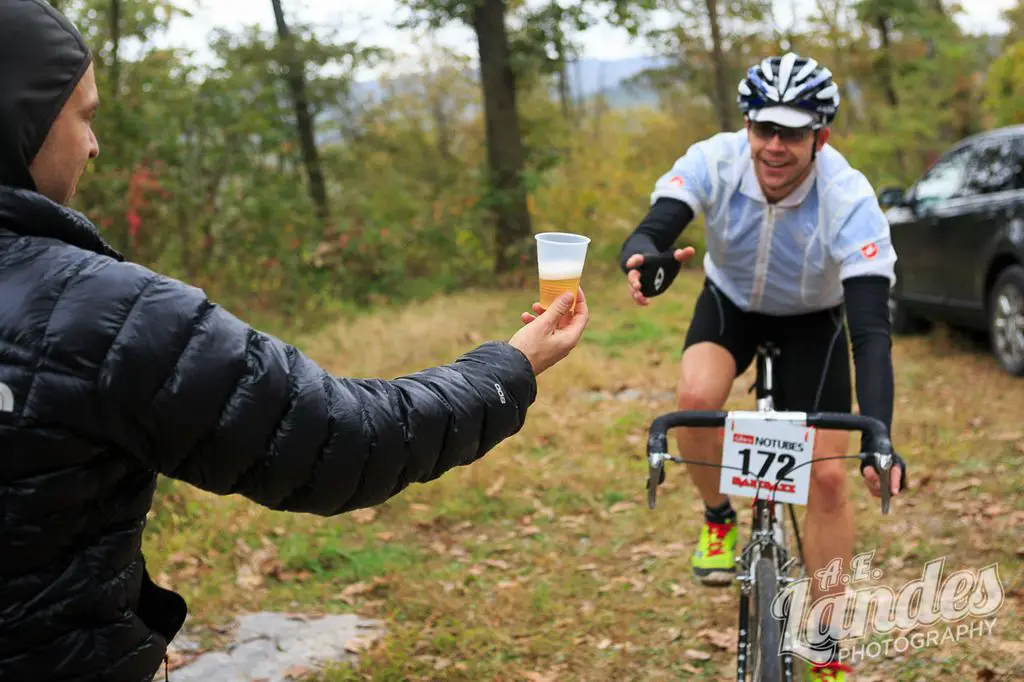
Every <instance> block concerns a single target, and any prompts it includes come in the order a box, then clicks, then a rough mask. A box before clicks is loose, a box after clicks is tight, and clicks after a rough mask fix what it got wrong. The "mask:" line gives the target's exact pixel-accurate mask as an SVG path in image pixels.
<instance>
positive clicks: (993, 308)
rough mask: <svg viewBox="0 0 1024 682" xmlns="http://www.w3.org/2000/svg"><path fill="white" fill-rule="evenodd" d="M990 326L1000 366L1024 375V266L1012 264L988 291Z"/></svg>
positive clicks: (994, 353) (990, 336) (992, 343)
mask: <svg viewBox="0 0 1024 682" xmlns="http://www.w3.org/2000/svg"><path fill="white" fill-rule="evenodd" d="M988 329H989V338H990V340H991V341H990V342H991V347H992V353H993V355H995V357H996V361H997V362H999V365H1000V367H1002V368H1003V369H1004V370H1006V371H1007V372H1009V373H1010V374H1011V375H1013V376H1024V267H1021V266H1020V265H1011V266H1010V267H1008V268H1006V269H1004V270H1003V271H1002V272H1000V273H999V276H998V277H997V278H996V282H995V284H994V285H993V286H992V291H991V292H990V293H989V300H988Z"/></svg>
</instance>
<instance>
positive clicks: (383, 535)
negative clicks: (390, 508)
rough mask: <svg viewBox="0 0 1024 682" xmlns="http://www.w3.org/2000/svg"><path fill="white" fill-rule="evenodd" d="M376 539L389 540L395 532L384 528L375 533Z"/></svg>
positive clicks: (393, 537) (392, 538) (393, 536)
mask: <svg viewBox="0 0 1024 682" xmlns="http://www.w3.org/2000/svg"><path fill="white" fill-rule="evenodd" d="M377 539H378V540H380V541H381V542H391V541H392V540H394V539H395V534H394V533H392V532H391V531H389V530H386V531H384V532H382V533H377Z"/></svg>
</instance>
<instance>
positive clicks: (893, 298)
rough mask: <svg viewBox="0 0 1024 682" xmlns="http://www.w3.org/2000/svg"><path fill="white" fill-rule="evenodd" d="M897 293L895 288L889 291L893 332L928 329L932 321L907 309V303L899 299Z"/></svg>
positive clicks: (915, 331) (906, 332) (920, 331)
mask: <svg viewBox="0 0 1024 682" xmlns="http://www.w3.org/2000/svg"><path fill="white" fill-rule="evenodd" d="M897 293H898V292H896V291H895V290H894V291H890V292H889V325H890V326H891V327H892V333H893V334H901V335H905V334H920V333H922V332H926V331H928V329H929V328H930V327H931V323H929V322H928V321H927V320H925V319H923V318H921V317H918V316H917V315H914V314H913V313H911V312H910V311H909V310H907V306H906V304H905V303H902V302H901V301H900V300H899V297H898V295H897Z"/></svg>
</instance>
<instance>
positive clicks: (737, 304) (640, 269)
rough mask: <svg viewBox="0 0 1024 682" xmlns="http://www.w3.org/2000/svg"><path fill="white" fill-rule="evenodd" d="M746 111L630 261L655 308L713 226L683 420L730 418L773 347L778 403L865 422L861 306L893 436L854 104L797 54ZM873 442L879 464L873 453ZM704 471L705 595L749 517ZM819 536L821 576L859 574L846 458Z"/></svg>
mask: <svg viewBox="0 0 1024 682" xmlns="http://www.w3.org/2000/svg"><path fill="white" fill-rule="evenodd" d="M738 102H739V107H740V110H741V111H742V112H743V113H744V114H745V119H746V120H745V128H744V129H741V130H739V131H736V132H728V133H721V134H717V135H714V136H713V137H711V138H710V139H707V140H704V141H702V142H699V143H697V144H694V145H693V146H691V147H690V148H689V149H688V150H687V151H686V153H685V154H684V155H683V156H682V157H681V158H679V159H678V160H677V161H676V162H675V164H674V165H673V167H672V168H671V169H670V170H669V171H668V172H667V173H665V174H664V175H663V176H662V177H661V178H659V179H658V180H657V182H656V184H655V187H654V192H653V194H652V196H651V208H650V212H649V213H648V214H647V216H646V217H645V218H644V219H643V221H641V223H640V224H639V226H638V227H637V228H636V230H635V231H634V232H633V233H632V234H631V235H630V236H629V238H628V239H627V240H626V242H625V243H624V244H623V247H622V251H621V254H620V256H621V261H620V264H621V266H622V268H623V270H624V271H625V272H626V273H627V278H628V281H629V287H630V292H631V294H632V296H633V299H634V300H635V301H636V302H637V303H638V304H639V305H642V306H646V305H648V304H649V302H650V301H649V299H650V298H651V297H653V296H657V295H660V294H662V293H664V292H665V290H666V289H667V288H668V287H669V285H670V284H671V283H672V281H673V280H674V278H675V276H676V274H677V273H678V271H679V268H680V265H681V264H682V263H684V262H686V261H687V260H689V259H690V258H692V256H693V254H694V250H693V249H692V248H687V249H673V248H672V247H673V244H674V243H675V241H676V239H677V238H678V237H679V235H680V233H681V232H682V230H683V229H684V228H685V227H686V225H687V224H689V223H690V222H691V221H692V220H693V219H694V217H695V216H696V215H697V214H698V213H703V214H704V216H705V224H706V228H705V235H706V244H707V254H706V255H705V257H704V271H705V281H704V286H703V290H702V291H701V293H700V295H699V296H698V298H697V301H696V304H695V307H694V312H693V319H692V322H691V324H690V327H689V330H688V332H687V335H686V340H685V342H684V344H683V353H682V361H681V369H680V377H679V385H678V404H679V409H682V410H718V409H722V407H723V406H724V404H725V402H726V400H727V399H728V397H729V393H730V389H731V388H732V385H733V382H734V380H735V378H736V377H737V376H739V375H740V374H742V373H743V372H744V371H745V370H746V369H747V367H748V366H749V365H750V363H751V361H752V360H753V357H754V354H755V351H756V348H757V346H758V345H759V344H760V343H761V342H763V341H766V340H770V341H772V342H773V343H774V344H775V345H776V347H778V349H779V351H780V356H779V357H778V358H777V360H776V363H775V364H776V369H777V372H778V374H777V383H776V386H775V395H776V398H777V400H778V401H779V403H778V405H780V406H781V407H784V408H785V409H787V410H799V411H808V412H809V411H818V410H822V411H837V412H850V411H851V407H852V406H851V377H850V366H849V362H850V354H849V340H848V338H847V334H846V329H845V327H844V323H843V322H844V319H843V318H844V308H845V315H846V318H847V319H848V323H849V336H850V339H852V346H853V359H854V362H855V365H856V390H857V402H858V404H859V407H860V411H861V413H862V414H865V415H870V416H873V417H877V418H878V419H880V420H881V421H882V422H883V423H885V425H886V426H887V427H888V428H890V429H891V424H892V411H893V369H892V359H891V336H890V327H889V315H888V294H889V289H890V286H891V284H892V282H893V281H894V279H895V275H894V270H893V267H894V263H895V262H896V254H895V252H894V250H893V247H892V243H891V242H890V239H889V226H888V223H887V221H886V219H885V217H884V215H883V214H882V211H881V209H880V208H879V205H878V201H877V199H876V197H875V193H874V191H873V190H872V187H871V185H870V184H869V183H868V181H867V179H866V178H865V177H864V175H863V174H862V173H860V172H859V171H857V170H855V169H854V168H852V167H851V166H850V164H849V163H848V162H847V161H846V159H845V158H843V156H842V155H841V154H840V153H839V152H838V151H836V150H835V149H834V148H832V147H830V146H828V144H827V143H828V140H829V134H830V130H829V125H830V124H831V122H832V121H833V120H834V118H835V115H836V110H837V108H838V105H839V90H838V88H837V86H836V85H835V83H833V81H832V74H831V72H830V71H829V70H828V69H826V68H824V67H822V66H820V65H819V64H818V63H817V62H816V61H815V60H813V59H808V58H804V57H800V56H798V55H796V54H793V53H789V54H786V55H785V56H782V57H777V56H776V57H771V58H768V59H765V60H764V61H762V62H761V63H759V64H756V65H754V66H752V67H751V68H750V69H749V70H748V71H747V74H746V77H745V78H744V79H743V80H742V81H741V82H740V84H739V96H738ZM781 407H780V409H781ZM677 434H678V435H677V438H678V445H679V449H680V452H685V453H687V457H688V459H693V460H699V461H706V462H709V463H716V464H717V463H720V461H721V437H720V435H719V434H716V433H715V432H714V431H711V430H708V429H679V430H678V431H677ZM848 444H849V440H848V434H847V433H846V432H843V431H837V432H832V431H825V432H819V433H818V434H817V436H816V446H817V447H816V448H815V450H816V452H815V457H821V456H827V455H829V454H846V452H847V448H848ZM861 445H862V448H864V450H863V451H865V452H870V451H872V444H871V443H868V442H865V443H862V444H861ZM894 464H897V465H898V468H897V471H894V472H893V479H892V492H893V493H894V494H895V493H898V492H899V490H901V489H902V488H903V487H904V483H905V477H906V470H905V465H904V463H903V461H902V459H900V458H898V457H896V458H894ZM688 469H689V473H690V477H691V478H692V480H693V482H694V484H695V485H696V486H697V488H698V490H699V491H700V494H701V496H702V497H703V499H704V504H705V507H706V509H705V523H704V526H703V528H702V530H701V533H700V538H699V541H698V544H697V548H696V550H695V552H694V554H693V556H692V559H691V563H692V570H693V573H694V575H695V577H696V578H697V579H698V580H699V581H700V582H702V583H704V584H707V585H728V584H730V583H731V582H732V581H733V580H734V579H735V571H736V567H735V563H736V557H735V547H736V537H737V529H736V514H735V512H734V511H733V509H732V508H731V506H730V503H729V499H728V498H727V497H726V496H724V495H722V494H721V493H719V476H720V470H719V469H716V468H713V467H702V466H689V467H688ZM862 474H863V475H864V477H865V480H866V482H867V485H868V487H869V488H870V489H871V491H872V493H873V494H874V495H876V496H877V495H879V494H880V490H879V479H878V476H877V474H876V473H875V471H874V470H873V469H870V468H869V469H867V471H865V470H864V468H863V467H862ZM806 536H807V537H806V540H805V542H804V548H805V549H804V553H805V557H804V559H805V564H806V567H807V574H808V575H809V576H811V577H813V576H814V572H815V571H817V570H818V569H820V568H823V567H825V566H826V565H827V564H828V563H829V562H830V561H832V560H833V559H835V558H841V559H842V561H843V567H844V570H845V569H846V567H847V566H849V562H850V558H851V555H852V550H853V514H852V509H851V505H850V502H849V500H848V499H847V493H846V474H845V470H844V465H843V462H842V460H832V461H822V462H815V464H814V465H813V467H812V473H811V487H810V491H809V496H808V504H807V521H806ZM812 585H813V589H812V597H813V598H815V599H816V598H818V597H820V596H823V594H824V592H823V591H822V590H821V589H820V587H819V585H818V583H817V581H816V580H812ZM843 589H844V588H843V586H842V584H838V585H837V586H836V587H835V588H832V589H830V590H829V591H828V592H830V593H834V592H836V591H838V592H842V590H843ZM847 670H848V668H847V667H846V666H840V665H839V664H838V663H836V662H833V663H832V664H830V665H828V666H823V667H821V666H819V667H818V668H816V669H814V670H813V671H812V673H811V676H812V677H811V679H812V680H824V679H829V680H844V679H845V674H844V672H845V671H847Z"/></svg>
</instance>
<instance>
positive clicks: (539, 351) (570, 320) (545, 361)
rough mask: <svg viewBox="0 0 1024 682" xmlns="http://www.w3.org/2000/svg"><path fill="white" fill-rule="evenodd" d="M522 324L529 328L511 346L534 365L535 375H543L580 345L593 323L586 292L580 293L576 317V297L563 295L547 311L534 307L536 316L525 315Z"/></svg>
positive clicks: (520, 331)
mask: <svg viewBox="0 0 1024 682" xmlns="http://www.w3.org/2000/svg"><path fill="white" fill-rule="evenodd" d="M522 320H523V324H524V325H525V326H524V327H523V328H522V329H520V330H519V331H517V332H516V333H515V335H514V336H513V337H512V338H511V339H510V340H509V343H510V344H512V345H513V346H515V347H516V348H518V349H519V350H521V351H522V352H523V354H524V355H525V356H526V357H527V358H528V359H529V360H530V364H531V365H533V373H534V374H535V375H539V374H540V373H541V372H543V371H544V370H546V369H548V368H549V367H551V366H552V365H554V364H555V363H557V362H559V361H560V360H562V359H563V358H565V356H567V355H568V354H569V353H570V351H572V349H573V348H575V347H576V344H578V343H579V342H580V337H582V336H583V330H584V328H586V326H587V322H588V321H589V320H590V309H589V308H588V307H587V298H586V296H584V295H583V289H577V292H576V312H575V313H574V312H572V294H562V296H561V297H559V298H558V299H557V300H556V301H555V302H554V303H553V304H552V305H551V307H550V308H548V309H547V310H545V309H544V308H542V307H541V305H540V303H534V304H533V313H532V314H531V313H523V314H522Z"/></svg>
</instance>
